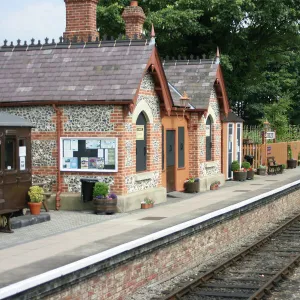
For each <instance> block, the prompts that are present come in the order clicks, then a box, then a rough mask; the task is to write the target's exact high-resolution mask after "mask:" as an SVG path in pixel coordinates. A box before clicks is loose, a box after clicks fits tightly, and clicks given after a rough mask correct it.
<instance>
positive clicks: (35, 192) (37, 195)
mask: <svg viewBox="0 0 300 300" xmlns="http://www.w3.org/2000/svg"><path fill="white" fill-rule="evenodd" d="M28 195H29V198H30V202H28V206H29V209H30V213H31V214H32V215H39V214H40V213H41V205H42V202H43V200H44V190H43V188H42V187H40V186H37V185H34V186H31V187H30V188H29V192H28Z"/></svg>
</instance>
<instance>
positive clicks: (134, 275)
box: [44, 190, 300, 300]
mask: <svg viewBox="0 0 300 300" xmlns="http://www.w3.org/2000/svg"><path fill="white" fill-rule="evenodd" d="M299 207H300V190H296V191H293V192H291V193H290V194H288V195H285V196H281V197H280V198H279V199H278V200H275V201H273V202H270V203H268V204H265V205H264V206H261V207H259V208H255V209H253V210H252V211H249V212H247V213H245V214H243V215H238V216H236V217H235V218H233V219H230V220H228V221H225V222H223V223H221V224H219V225H215V226H214V227H211V228H209V229H206V230H203V231H200V232H197V233H196V234H193V235H192V236H188V237H185V238H183V239H181V240H180V241H178V242H176V243H173V244H171V245H168V246H166V247H161V248H160V249H158V250H154V251H152V252H151V253H149V254H145V255H143V256H142V257H139V258H136V259H133V260H132V261H130V262H128V263H124V264H123V265H119V264H118V266H117V267H116V268H114V269H113V270H110V271H108V272H103V271H102V272H99V273H98V274H95V276H93V277H91V278H89V279H86V280H83V281H81V282H80V283H79V284H76V285H70V284H68V288H66V289H64V290H63V291H60V292H59V293H55V294H53V295H52V296H48V297H45V298H44V299H47V300H60V299H62V300H66V299H99V300H102V299H103V300H104V299H105V300H111V299H120V300H121V299H125V297H126V296H127V297H128V295H130V294H132V293H134V292H135V291H136V290H138V289H139V288H140V287H142V286H145V285H149V284H153V283H154V282H156V281H158V280H163V279H165V278H168V277H169V276H174V275H175V274H176V273H178V272H181V271H183V270H186V269H189V268H190V267H192V266H195V265H196V264H201V263H204V262H207V261H208V260H209V259H210V258H212V256H213V255H215V254H218V253H222V252H223V251H224V249H225V248H226V247H229V246H230V245H231V244H232V242H234V241H236V240H238V239H239V238H243V237H245V236H249V235H251V234H255V233H256V232H257V231H258V230H262V229H264V227H265V226H266V225H267V224H268V223H269V222H271V221H272V222H274V220H280V219H283V218H284V217H286V215H287V214H289V215H292V214H293V213H295V211H297V210H299Z"/></svg>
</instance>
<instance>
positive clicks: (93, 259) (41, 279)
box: [0, 180, 300, 299]
mask: <svg viewBox="0 0 300 300" xmlns="http://www.w3.org/2000/svg"><path fill="white" fill-rule="evenodd" d="M297 184H300V180H297V181H294V182H292V183H289V184H286V185H284V186H282V187H279V188H276V189H274V190H272V191H269V192H266V193H263V194H261V195H258V196H255V197H252V198H249V199H247V200H244V201H242V202H239V203H236V204H233V205H230V206H228V207H226V208H222V209H219V210H217V211H214V212H211V213H208V214H206V215H203V216H201V217H198V218H195V219H192V220H189V221H187V222H184V223H181V224H178V225H175V226H172V227H169V228H166V229H163V230H160V231H158V232H155V233H152V234H149V235H147V236H144V237H142V238H139V239H137V240H134V241H131V242H128V243H125V244H122V245H119V246H117V247H114V248H111V249H109V250H106V251H103V252H100V253H98V254H95V255H92V256H89V257H86V258H83V259H81V260H78V261H76V262H73V263H70V264H67V265H65V266H62V267H59V268H56V269H54V270H51V271H48V272H45V273H42V274H40V275H37V276H34V277H31V278H28V279H25V280H22V281H19V282H17V283H14V284H11V285H8V286H6V287H4V288H2V289H0V299H3V298H6V297H9V296H13V295H15V294H18V293H20V292H23V291H26V290H28V289H30V288H33V287H36V286H38V285H41V284H43V283H46V282H49V281H51V280H54V279H57V278H59V277H61V276H64V275H67V274H70V273H72V272H75V271H78V270H80V269H84V268H86V267H88V266H90V265H93V264H96V263H99V262H101V261H103V260H105V259H108V258H111V257H112V256H115V255H117V254H121V253H123V252H125V251H129V250H132V249H134V248H136V247H139V246H143V245H145V244H147V243H150V242H152V241H155V240H158V239H160V238H163V237H166V236H168V235H170V234H173V233H175V232H178V231H181V230H184V229H186V228H188V227H191V226H194V225H197V224H199V223H202V222H204V221H207V220H209V219H212V218H214V217H217V216H220V215H222V214H225V213H228V212H230V211H233V210H235V209H238V208H241V207H243V206H246V205H248V204H250V203H253V202H256V201H258V200H261V199H263V198H265V197H268V196H272V195H274V194H276V193H278V192H281V191H284V190H286V189H288V188H290V187H292V186H295V185H297Z"/></svg>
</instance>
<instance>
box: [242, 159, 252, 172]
mask: <svg viewBox="0 0 300 300" xmlns="http://www.w3.org/2000/svg"><path fill="white" fill-rule="evenodd" d="M242 168H243V169H246V170H248V169H250V168H251V165H250V163H249V162H247V161H243V163H242Z"/></svg>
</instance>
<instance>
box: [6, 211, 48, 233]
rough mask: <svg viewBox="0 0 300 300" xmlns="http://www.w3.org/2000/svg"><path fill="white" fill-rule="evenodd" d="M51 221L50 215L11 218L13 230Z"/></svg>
mask: <svg viewBox="0 0 300 300" xmlns="http://www.w3.org/2000/svg"><path fill="white" fill-rule="evenodd" d="M47 221H50V215H49V214H48V213H41V214H40V215H26V216H20V217H15V218H11V220H10V222H11V228H12V229H18V228H22V227H26V226H30V225H34V224H38V223H43V222H47Z"/></svg>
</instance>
